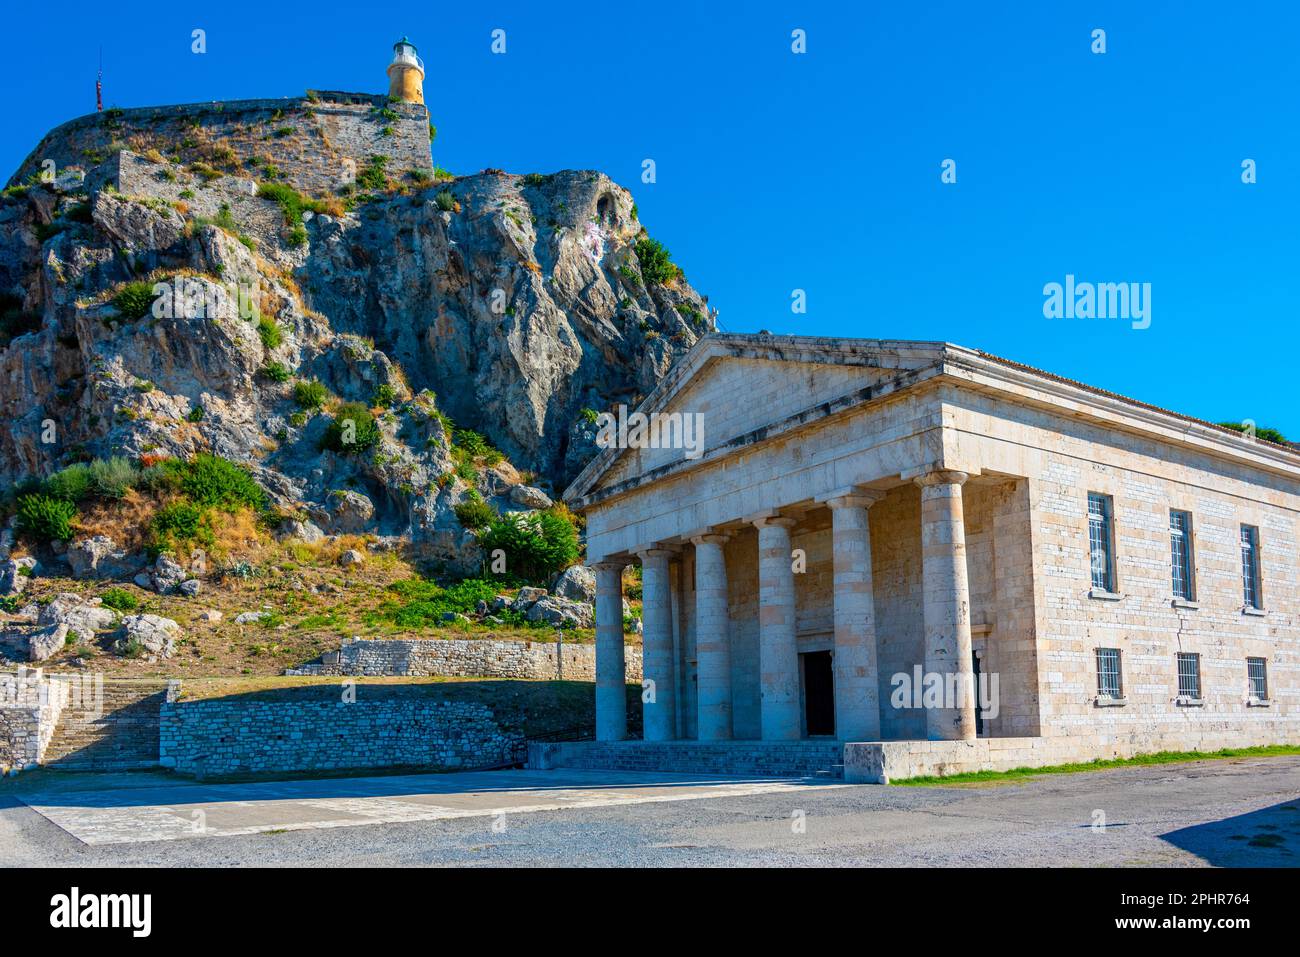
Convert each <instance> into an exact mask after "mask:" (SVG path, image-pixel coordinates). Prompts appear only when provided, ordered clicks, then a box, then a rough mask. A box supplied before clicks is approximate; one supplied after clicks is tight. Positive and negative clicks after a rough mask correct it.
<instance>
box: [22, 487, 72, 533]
mask: <svg viewBox="0 0 1300 957" xmlns="http://www.w3.org/2000/svg"><path fill="white" fill-rule="evenodd" d="M76 518H77V506H76V505H74V504H73V503H72V502H65V501H63V500H62V499H58V498H51V497H50V496H49V495H42V494H39V493H37V494H35V495H24V496H22V497H21V498H20V499H18V530H19V531H20V532H22V533H23V534H25V535H27V536H29V537H31V538H33V539H35V540H36V541H38V542H52V541H59V542H66V541H67V540H68V539H70V538H71V537H72V523H73V521H75V520H76Z"/></svg>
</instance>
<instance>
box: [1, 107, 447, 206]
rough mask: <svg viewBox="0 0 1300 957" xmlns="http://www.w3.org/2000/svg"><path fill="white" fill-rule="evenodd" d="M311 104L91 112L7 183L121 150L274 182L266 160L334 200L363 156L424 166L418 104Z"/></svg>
mask: <svg viewBox="0 0 1300 957" xmlns="http://www.w3.org/2000/svg"><path fill="white" fill-rule="evenodd" d="M311 96H313V97H315V99H309V98H308V97H286V98H283V99H267V100H233V101H229V102H214V103H192V104H186V105H183V106H158V107H141V108H138V109H129V110H106V111H105V112H103V113H91V114H89V115H88V116H82V117H78V118H77V119H75V120H70V121H69V122H67V123H64V124H62V125H61V126H57V127H55V128H54V129H53V130H51V131H50V132H49V133H47V134H46V135H45V138H44V139H43V140H41V142H40V144H39V145H38V146H37V147H36V149H35V150H33V151H32V153H31V155H29V156H28V157H27V159H26V160H24V161H23V164H22V166H20V167H19V169H18V171H17V172H16V173H15V174H14V176H13V177H12V178H11V180H10V183H18V182H22V181H24V180H26V179H27V178H28V177H29V176H32V175H33V174H36V173H39V172H40V171H41V169H42V168H43V167H42V164H43V163H44V162H45V161H46V160H52V161H53V163H54V164H55V172H56V173H58V172H62V171H63V170H64V169H65V168H68V167H79V168H81V169H87V170H88V169H90V168H91V167H94V166H97V165H99V164H100V163H102V162H103V161H104V160H106V159H108V158H110V156H112V155H113V154H114V153H115V152H117V151H118V150H121V149H127V150H131V151H133V152H136V153H141V154H147V153H148V152H149V151H150V150H157V151H158V152H159V153H161V154H162V155H163V156H165V157H166V158H167V159H169V160H172V161H173V162H181V163H185V164H191V163H194V162H204V163H207V164H208V165H210V166H213V167H215V168H216V169H218V170H220V171H221V172H223V173H238V175H242V176H249V177H252V178H254V179H257V180H267V179H272V178H273V177H272V176H271V175H270V174H268V173H267V172H266V169H265V167H264V165H263V163H262V162H259V160H261V161H269V162H271V163H273V164H274V167H275V170H276V171H277V178H278V179H279V180H281V181H283V182H287V183H289V184H291V185H292V186H293V187H294V188H296V189H298V190H299V191H301V192H303V193H306V194H308V195H310V196H322V195H326V194H333V193H334V192H335V191H336V190H337V189H338V188H339V187H340V186H341V185H343V184H344V183H345V182H347V181H348V176H349V175H352V176H355V175H356V174H357V173H360V172H361V171H362V170H363V169H364V168H365V167H366V164H367V163H368V162H369V160H370V158H371V157H372V156H377V155H378V156H385V157H387V158H388V160H387V164H386V171H387V173H388V174H389V175H390V176H391V177H393V178H394V179H401V178H403V177H405V176H406V174H407V173H408V172H410V171H412V170H426V171H427V170H430V169H431V168H432V160H431V158H430V153H429V113H428V111H427V110H426V109H425V108H424V107H423V106H422V105H420V104H415V103H390V102H389V100H388V97H386V96H378V95H371V94H363V93H323V92H322V93H313V94H311ZM381 110H388V111H391V112H390V113H388V114H387V115H384V114H382V113H381V112H380V111H381ZM349 164H350V165H349Z"/></svg>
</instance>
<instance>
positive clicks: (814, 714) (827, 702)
mask: <svg viewBox="0 0 1300 957" xmlns="http://www.w3.org/2000/svg"><path fill="white" fill-rule="evenodd" d="M799 657H800V658H802V659H803V704H804V720H805V721H806V723H807V725H808V736H809V737H812V736H814V735H827V736H831V737H834V735H835V675H834V672H833V670H832V668H831V653H830V652H829V651H810V652H807V653H806V654H802V655H800V656H799Z"/></svg>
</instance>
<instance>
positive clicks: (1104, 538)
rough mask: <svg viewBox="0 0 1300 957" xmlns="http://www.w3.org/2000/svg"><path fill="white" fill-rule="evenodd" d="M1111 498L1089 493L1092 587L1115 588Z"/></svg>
mask: <svg viewBox="0 0 1300 957" xmlns="http://www.w3.org/2000/svg"><path fill="white" fill-rule="evenodd" d="M1113 541H1114V539H1113V538H1112V530H1111V498H1110V496H1109V495H1102V494H1100V493H1098V492H1089V493H1088V545H1089V547H1090V548H1091V551H1092V587H1093V588H1100V589H1101V590H1102V591H1109V592H1113V591H1114V590H1115V555H1114V551H1113V547H1112V542H1113Z"/></svg>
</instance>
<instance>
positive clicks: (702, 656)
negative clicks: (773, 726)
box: [692, 535, 731, 741]
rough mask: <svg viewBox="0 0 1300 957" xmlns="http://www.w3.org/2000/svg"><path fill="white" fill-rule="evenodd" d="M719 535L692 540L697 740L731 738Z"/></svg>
mask: <svg viewBox="0 0 1300 957" xmlns="http://www.w3.org/2000/svg"><path fill="white" fill-rule="evenodd" d="M726 540H727V539H726V537H725V536H723V535H704V536H701V537H699V538H695V539H692V541H693V542H694V543H695V661H696V664H695V673H696V692H695V693H696V698H697V700H698V702H699V704H698V708H697V710H696V715H697V717H696V730H695V736H696V738H698V739H699V740H700V741H726V740H729V739H730V738H731V636H730V631H729V628H730V614H729V612H728V609H727V560H726V556H725V555H724V554H723V550H722V545H723V543H724V542H726Z"/></svg>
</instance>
